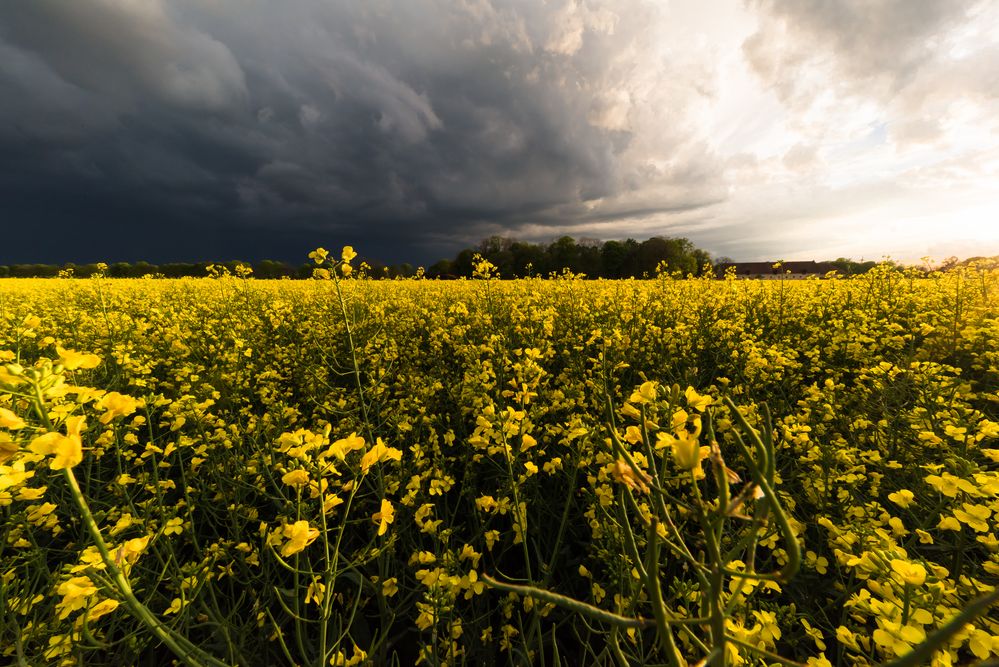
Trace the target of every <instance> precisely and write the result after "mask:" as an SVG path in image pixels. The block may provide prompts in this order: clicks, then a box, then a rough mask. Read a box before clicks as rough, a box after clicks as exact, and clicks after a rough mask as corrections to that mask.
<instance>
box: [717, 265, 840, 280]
mask: <svg viewBox="0 0 999 667" xmlns="http://www.w3.org/2000/svg"><path fill="white" fill-rule="evenodd" d="M730 267H735V275H736V277H737V278H746V279H755V280H780V279H781V278H784V279H785V280H788V279H790V280H804V279H805V278H811V277H813V276H815V277H817V278H822V277H823V276H825V275H826V274H827V273H829V272H830V271H835V270H836V266H835V265H833V264H832V263H830V262H815V261H808V262H783V263H781V264H779V265H777V263H776V262H731V263H726V264H719V265H717V266H716V267H715V276H717V277H718V278H724V277H725V274H726V272H727V271H728V270H729V268H730Z"/></svg>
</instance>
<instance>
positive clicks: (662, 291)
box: [0, 248, 999, 667]
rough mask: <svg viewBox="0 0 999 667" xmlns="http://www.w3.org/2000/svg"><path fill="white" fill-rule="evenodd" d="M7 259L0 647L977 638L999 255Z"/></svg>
mask: <svg viewBox="0 0 999 667" xmlns="http://www.w3.org/2000/svg"><path fill="white" fill-rule="evenodd" d="M312 258H313V259H314V260H315V261H316V264H317V274H316V278H317V279H315V280H310V281H287V280H286V281H259V280H254V279H252V278H250V277H247V276H220V277H216V278H204V279H177V280H154V279H131V280H115V279H108V278H104V277H100V276H98V277H94V278H90V279H77V280H73V279H51V280H23V279H22V280H17V279H10V280H0V511H2V521H0V614H2V616H0V655H2V661H3V662H4V663H8V662H9V663H10V664H20V665H42V664H53V665H77V664H86V665H126V664H144V665H145V664H150V665H153V664H186V665H315V666H317V667H318V666H319V665H334V666H335V665H362V664H375V665H383V664H384V665H412V664H425V665H434V666H444V665H465V664H469V665H478V664H483V665H520V664H537V665H552V666H556V665H557V666H561V665H582V664H587V665H588V664H596V665H628V664H631V665H640V664H649V665H654V664H655V665H671V666H679V665H780V664H783V665H799V664H807V665H812V666H822V665H825V666H830V665H880V664H891V665H934V666H936V665H939V666H944V665H965V664H975V663H977V662H979V661H988V660H991V659H994V658H996V657H999V612H997V611H996V609H995V608H993V606H992V603H993V602H995V600H996V594H995V593H994V592H993V591H994V588H995V584H996V582H997V580H999V539H997V536H996V524H997V513H999V501H997V495H999V272H997V271H991V272H989V271H979V270H975V269H966V270H962V271H959V272H952V273H947V274H931V275H929V276H922V275H917V274H916V273H913V272H908V271H904V270H899V269H896V268H892V267H889V266H883V267H879V268H877V269H875V270H873V271H872V272H870V273H868V274H866V275H864V276H860V277H856V278H851V279H849V280H843V279H829V280H809V281H800V282H792V281H760V282H757V281H736V280H709V279H693V278H689V279H688V278H680V277H678V276H668V275H663V276H660V277H658V278H655V279H650V280H643V281H636V280H629V281H588V280H580V279H576V278H574V277H572V276H563V277H562V278H559V279H553V280H540V279H524V280H516V281H500V280H495V279H491V276H490V274H491V272H490V270H489V267H488V266H487V265H485V264H481V265H480V267H479V271H478V279H476V280H461V281H427V280H407V281H375V280H368V279H366V278H365V277H364V276H363V272H359V271H358V270H357V269H355V270H353V271H351V270H350V267H351V265H350V262H351V260H352V259H353V253H352V252H351V251H350V250H349V248H348V249H345V252H344V253H343V255H342V256H341V257H339V258H334V257H333V256H331V255H329V254H328V253H326V252H325V251H321V250H320V251H316V252H315V253H313V255H312Z"/></svg>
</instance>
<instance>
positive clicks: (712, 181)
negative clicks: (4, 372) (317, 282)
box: [0, 0, 999, 263]
mask: <svg viewBox="0 0 999 667" xmlns="http://www.w3.org/2000/svg"><path fill="white" fill-rule="evenodd" d="M0 225H2V230H0V231H2V240H0V263H9V262H24V261H51V262H62V261H77V262H87V261H98V260H109V261H114V260H129V261H134V260H138V259H147V260H150V261H166V260H201V259H229V258H244V259H261V258H267V257H271V258H277V259H287V260H295V261H299V260H304V259H305V254H306V253H308V251H309V250H310V249H312V248H314V247H316V246H319V245H322V246H326V247H329V248H335V247H339V246H340V245H343V244H346V243H350V244H353V245H354V246H355V247H356V248H357V249H358V250H359V251H360V252H362V254H366V255H369V256H372V257H380V258H383V259H385V260H387V261H411V262H414V263H426V262H432V261H434V260H435V259H438V258H440V257H445V256H453V253H454V252H455V250H457V249H458V248H460V247H464V246H467V245H470V244H474V243H476V242H478V241H479V240H480V239H482V238H483V237H486V236H488V235H491V234H502V235H507V236H513V237H516V238H520V239H525V240H534V241H542V240H545V241H547V240H551V239H553V238H555V237H557V236H559V235H563V234H570V235H572V236H575V237H577V238H579V237H591V238H599V239H610V238H626V237H634V238H638V239H645V238H648V237H650V236H655V235H667V236H686V237H688V238H690V239H691V240H692V241H694V243H695V244H697V245H698V246H700V247H703V248H705V249H706V250H708V251H710V252H711V253H712V254H714V255H715V256H730V257H733V258H735V259H737V260H765V259H768V260H769V259H787V260H790V259H831V258H835V257H839V256H849V257H854V258H857V259H859V258H861V257H863V258H866V259H880V258H882V257H883V256H886V255H887V256H891V257H892V258H895V259H902V260H910V261H915V260H918V258H920V257H922V256H924V255H929V256H933V257H936V258H943V257H946V256H949V255H959V256H962V257H966V256H970V255H978V254H999V2H995V1H989V0H986V1H982V2H972V1H970V0H954V1H951V0H866V1H865V0H837V1H836V2H830V1H827V0H750V1H748V2H745V3H740V2H737V1H736V0H710V1H706V0H689V1H680V0H670V1H669V2H667V1H666V0H605V1H599V0H594V1H592V2H589V1H586V2H574V1H569V2H563V1H562V0H554V1H550V2H542V1H541V0H531V1H526V0H524V1H513V0H365V1H363V2H358V1H354V0H351V1H331V0H288V1H285V2H273V1H272V0H169V1H167V0H76V1H73V2H67V1H65V0H5V1H4V2H2V3H0Z"/></svg>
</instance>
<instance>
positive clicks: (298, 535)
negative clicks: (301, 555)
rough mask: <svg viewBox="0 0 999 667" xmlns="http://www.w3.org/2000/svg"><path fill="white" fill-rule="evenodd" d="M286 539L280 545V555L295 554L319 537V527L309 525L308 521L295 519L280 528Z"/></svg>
mask: <svg viewBox="0 0 999 667" xmlns="http://www.w3.org/2000/svg"><path fill="white" fill-rule="evenodd" d="M282 533H283V534H284V536H285V538H286V539H287V541H286V542H285V543H284V545H282V547H281V555H282V556H285V557H288V556H291V555H292V554H297V553H298V552H299V551H301V550H302V549H304V548H305V547H307V546H309V545H310V544H312V543H313V542H314V541H315V539H316V538H317V537H319V529H318V528H312V527H311V526H309V522H308V521H296V522H295V523H292V524H288V525H286V526H285V527H284V529H283V530H282Z"/></svg>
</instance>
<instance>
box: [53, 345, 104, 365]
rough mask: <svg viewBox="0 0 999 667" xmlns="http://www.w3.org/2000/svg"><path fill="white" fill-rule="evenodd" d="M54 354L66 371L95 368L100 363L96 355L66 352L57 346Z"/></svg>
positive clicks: (72, 351) (73, 351) (74, 351)
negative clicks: (57, 356)
mask: <svg viewBox="0 0 999 667" xmlns="http://www.w3.org/2000/svg"><path fill="white" fill-rule="evenodd" d="M56 353H57V354H58V355H59V363H60V364H62V366H63V368H65V369H66V370H68V371H75V370H76V369H77V368H97V367H98V366H99V365H100V363H101V358H100V357H98V356H97V355H96V354H84V353H83V352H77V351H76V350H67V349H64V348H62V347H60V346H58V345H57V346H56Z"/></svg>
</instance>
